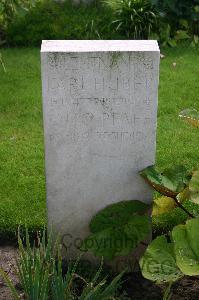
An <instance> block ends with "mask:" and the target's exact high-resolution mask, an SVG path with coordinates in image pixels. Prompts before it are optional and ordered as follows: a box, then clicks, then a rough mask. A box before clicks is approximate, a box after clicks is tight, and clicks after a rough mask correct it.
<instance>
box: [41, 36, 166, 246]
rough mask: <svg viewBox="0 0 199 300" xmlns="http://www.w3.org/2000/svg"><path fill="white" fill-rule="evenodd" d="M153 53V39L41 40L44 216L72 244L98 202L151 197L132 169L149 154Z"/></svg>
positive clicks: (155, 70)
mask: <svg viewBox="0 0 199 300" xmlns="http://www.w3.org/2000/svg"><path fill="white" fill-rule="evenodd" d="M159 55H160V53H159V47H158V44H157V42H156V41H143V40H142V41H132V40H131V41H130V40H129V41H103V40H98V41H91V40H90V41H69V40H68V41H43V43H42V48H41V61H42V86H43V115H44V133H45V160H46V187H47V209H48V222H49V226H53V229H54V230H56V232H58V233H59V234H60V235H62V236H63V235H64V236H65V237H66V240H67V241H66V243H67V245H68V246H71V247H72V248H71V249H73V247H74V244H75V243H76V244H77V243H78V241H79V239H83V238H84V237H86V236H87V234H88V233H89V229H88V225H89V222H90V219H91V218H92V217H93V216H94V215H95V214H96V213H97V212H98V211H99V210H100V209H102V208H104V207H105V206H107V205H109V204H111V203H115V202H118V201H121V200H132V199H134V200H142V201H144V202H147V203H149V202H151V201H152V190H151V189H150V188H149V186H148V185H147V184H146V183H145V182H144V180H143V179H142V178H141V177H140V176H139V174H138V172H139V171H140V170H142V169H143V168H145V167H147V166H150V165H152V164H154V161H155V148H156V114H157V102H158V80H159ZM69 248H70V247H69ZM72 251H73V250H72Z"/></svg>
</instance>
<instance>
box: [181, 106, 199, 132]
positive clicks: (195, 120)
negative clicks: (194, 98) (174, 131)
mask: <svg viewBox="0 0 199 300" xmlns="http://www.w3.org/2000/svg"><path fill="white" fill-rule="evenodd" d="M179 117H180V118H182V119H184V120H185V121H186V122H188V123H189V124H191V125H192V126H194V127H198V128H199V111H197V110H196V109H191V108H188V109H185V110H183V111H181V112H180V114H179Z"/></svg>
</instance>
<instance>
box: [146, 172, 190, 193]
mask: <svg viewBox="0 0 199 300" xmlns="http://www.w3.org/2000/svg"><path fill="white" fill-rule="evenodd" d="M140 175H141V176H142V177H144V179H145V180H146V181H147V182H148V183H149V184H150V185H151V186H152V187H153V188H154V189H155V190H156V191H158V192H159V193H161V194H162V195H164V196H168V197H171V198H174V197H176V196H177V195H178V194H179V193H180V192H181V191H183V190H184V188H185V187H186V184H187V182H188V180H189V176H188V174H187V170H186V168H185V167H184V166H174V167H173V168H170V169H166V170H165V171H164V172H162V173H159V172H158V171H157V170H156V169H155V167H154V166H150V167H148V168H146V169H144V170H142V171H141V172H140Z"/></svg>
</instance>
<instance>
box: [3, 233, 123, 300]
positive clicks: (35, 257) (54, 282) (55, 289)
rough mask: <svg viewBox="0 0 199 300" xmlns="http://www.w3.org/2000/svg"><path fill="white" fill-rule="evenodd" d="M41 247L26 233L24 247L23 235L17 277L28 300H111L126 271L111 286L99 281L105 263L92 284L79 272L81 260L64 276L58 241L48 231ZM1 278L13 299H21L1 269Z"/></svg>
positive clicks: (69, 266)
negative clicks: (77, 286)
mask: <svg viewBox="0 0 199 300" xmlns="http://www.w3.org/2000/svg"><path fill="white" fill-rule="evenodd" d="M37 243H38V246H37V247H36V246H35V244H34V245H33V247H31V245H30V239H29V234H28V232H27V231H26V239H25V247H24V245H23V241H22V240H21V238H20V236H19V237H18V244H19V259H18V260H17V270H16V271H17V274H18V277H19V282H20V284H21V286H22V289H23V292H24V295H25V297H26V299H29V300H45V299H49V297H50V299H52V300H60V299H63V300H64V299H65V300H69V299H71V300H100V299H102V300H111V299H113V296H114V294H115V292H116V290H117V289H118V287H119V285H120V281H121V278H122V276H123V274H124V272H122V273H120V274H119V275H118V276H116V277H115V278H114V279H113V280H112V281H111V282H110V283H108V282H107V278H103V279H100V277H101V271H102V263H101V266H100V268H99V270H98V271H97V273H96V275H95V276H94V278H93V279H91V280H90V281H86V280H85V279H84V278H83V277H81V276H80V275H78V274H77V273H76V270H77V266H78V263H79V260H77V261H76V262H70V263H69V265H68V268H67V272H66V274H65V275H64V272H63V266H62V257H61V254H60V253H61V252H60V251H61V248H60V247H61V246H60V244H59V242H58V241H57V242H53V239H52V236H51V235H49V237H48V238H47V239H46V232H45V231H44V232H43V234H42V238H41V239H40V238H38V240H37ZM0 275H1V276H2V277H3V278H4V281H5V282H6V284H7V286H8V287H9V289H10V291H11V293H12V295H13V299H15V300H19V299H21V298H20V296H19V294H18V292H17V290H16V288H15V287H14V285H13V283H12V282H11V280H10V279H9V277H8V275H7V274H6V273H5V272H4V271H3V270H2V269H1V268H0ZM77 279H80V280H81V282H82V284H81V289H80V292H79V293H78V294H77V293H76V290H75V285H76V280H77Z"/></svg>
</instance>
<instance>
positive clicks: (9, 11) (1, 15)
mask: <svg viewBox="0 0 199 300" xmlns="http://www.w3.org/2000/svg"><path fill="white" fill-rule="evenodd" d="M30 6H31V1H28V0H1V2H0V45H1V43H3V42H4V38H5V32H6V30H7V26H8V24H9V23H10V22H11V21H12V20H13V18H14V17H15V15H16V14H17V13H23V12H24V11H25V10H26V9H27V8H29V7H30Z"/></svg>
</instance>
